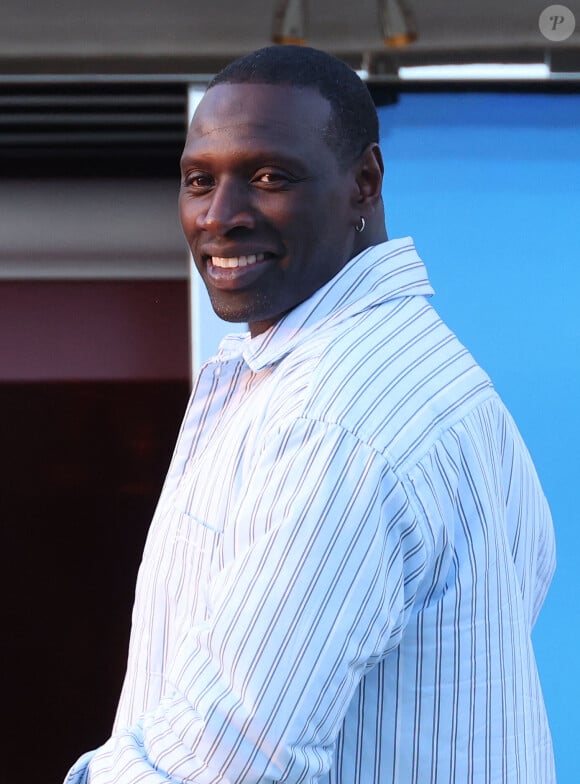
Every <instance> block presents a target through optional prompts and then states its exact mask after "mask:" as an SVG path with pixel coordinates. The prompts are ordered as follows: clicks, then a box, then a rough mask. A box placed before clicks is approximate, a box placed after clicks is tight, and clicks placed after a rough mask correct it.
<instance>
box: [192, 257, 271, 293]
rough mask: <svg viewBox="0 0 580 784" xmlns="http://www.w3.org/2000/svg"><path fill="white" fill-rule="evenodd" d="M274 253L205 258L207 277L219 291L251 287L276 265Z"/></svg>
mask: <svg viewBox="0 0 580 784" xmlns="http://www.w3.org/2000/svg"><path fill="white" fill-rule="evenodd" d="M275 259H276V257H275V256H274V254H272V253H248V254H244V255H240V256H211V255H205V256H204V266H205V275H206V277H207V280H208V282H209V283H211V285H212V286H214V287H215V288H217V289H222V290H230V291H235V290H237V289H244V288H247V287H249V286H251V285H252V284H253V283H254V282H255V281H256V280H257V279H258V278H259V277H260V276H261V275H263V274H264V272H266V271H267V270H268V269H269V268H271V267H272V265H273V264H274V263H275Z"/></svg>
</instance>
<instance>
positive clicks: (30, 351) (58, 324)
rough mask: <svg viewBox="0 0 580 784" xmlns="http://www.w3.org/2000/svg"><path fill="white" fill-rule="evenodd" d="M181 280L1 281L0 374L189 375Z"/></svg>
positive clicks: (65, 377) (9, 377) (79, 377)
mask: <svg viewBox="0 0 580 784" xmlns="http://www.w3.org/2000/svg"><path fill="white" fill-rule="evenodd" d="M189 366H190V361H189V322H188V287H187V281H185V280H170V281H167V280H161V281H158V280H146V281H141V280H136V281H46V282H43V281H0V382H2V381H86V380H118V381H122V380H131V381H144V380H171V379H186V378H188V376H189Z"/></svg>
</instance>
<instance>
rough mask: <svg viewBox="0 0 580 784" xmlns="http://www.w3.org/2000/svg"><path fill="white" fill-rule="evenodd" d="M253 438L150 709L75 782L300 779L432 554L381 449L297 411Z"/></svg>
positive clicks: (392, 630) (333, 732) (378, 655)
mask: <svg viewBox="0 0 580 784" xmlns="http://www.w3.org/2000/svg"><path fill="white" fill-rule="evenodd" d="M254 452H255V453H257V457H256V458H255V459H253V460H252V463H251V465H249V466H247V468H246V469H245V471H244V481H243V486H241V487H240V488H239V492H238V494H237V498H236V501H235V503H231V504H228V510H229V511H228V513H229V516H230V519H228V521H227V525H226V528H225V530H224V534H223V535H224V536H225V537H226V540H224V547H223V551H224V554H225V555H224V557H223V558H224V560H223V564H221V566H220V568H219V569H217V570H216V571H215V573H214V576H213V577H212V579H211V581H210V583H209V586H208V608H209V611H208V617H207V620H206V621H205V622H204V623H203V624H199V625H196V626H194V627H192V628H189V629H187V630H186V631H185V633H184V635H183V638H182V641H181V644H180V646H179V648H178V651H177V654H176V656H175V657H174V659H173V661H172V662H170V666H169V669H168V673H167V676H168V677H167V686H166V688H165V692H164V697H163V698H162V700H161V702H160V703H159V705H158V706H157V708H156V710H155V711H154V712H152V713H150V714H147V715H145V716H144V717H142V719H141V720H139V721H138V722H136V723H135V724H134V726H130V727H126V728H124V729H122V730H120V731H118V732H117V733H116V734H115V735H114V736H113V737H112V738H111V739H110V740H109V741H108V742H107V743H106V744H105V745H104V746H103V747H102V748H101V749H100V750H98V751H97V753H96V754H95V756H94V757H93V758H92V760H91V762H90V765H89V771H90V772H89V774H88V778H87V779H86V780H87V782H90V784H137V782H139V784H161V782H172V783H173V784H181V783H183V782H197V783H198V784H209V783H210V782H212V783H215V782H236V783H237V784H240V783H241V782H244V783H245V784H251V782H262V783H265V782H275V781H284V782H298V781H300V782H315V781H317V780H318V779H319V777H320V776H321V775H323V774H324V773H325V772H326V771H327V770H328V769H329V767H330V765H331V761H332V755H333V749H334V744H335V741H336V738H337V735H338V733H339V730H340V727H341V724H342V720H343V718H344V714H345V712H346V709H347V707H348V704H349V702H350V701H351V698H352V697H353V694H354V692H355V690H356V688H357V685H358V683H359V681H360V679H361V678H362V677H363V675H364V674H365V672H366V671H367V670H368V669H369V668H371V667H372V666H373V665H374V664H376V663H377V662H378V661H380V660H381V659H382V658H383V657H384V656H385V654H386V653H388V651H389V650H391V649H392V648H393V647H394V646H396V645H397V643H398V642H399V640H400V637H401V634H402V630H403V628H404V626H405V623H406V620H407V618H408V615H409V613H410V612H411V610H412V607H413V602H414V599H415V595H416V593H417V590H418V588H419V585H420V584H421V581H422V579H423V577H424V574H425V571H426V569H427V567H428V563H429V561H430V559H431V557H432V555H431V554H430V553H429V546H428V537H427V536H425V535H424V532H423V530H422V523H421V520H420V518H419V517H418V516H417V514H416V513H415V511H414V508H413V506H412V504H411V503H410V501H409V499H408V497H407V494H406V493H405V491H404V489H403V487H402V485H401V483H400V482H399V481H398V480H397V478H396V476H395V475H394V473H393V471H392V470H391V468H390V467H389V464H388V461H387V460H385V458H384V457H383V456H382V455H381V454H378V453H377V452H376V451H374V450H373V449H372V448H371V447H369V446H368V445H366V444H365V443H363V442H361V441H359V440H358V439H357V438H356V437H355V436H353V435H352V434H351V433H349V432H347V431H345V430H343V429H341V428H340V427H339V426H338V425H332V424H331V425H329V424H325V423H322V422H318V421H314V422H313V421H309V420H306V419H304V420H302V419H301V420H298V421H296V422H293V423H292V424H291V425H289V426H288V427H287V428H285V429H284V430H283V431H282V432H279V433H277V434H276V435H275V437H270V438H269V439H268V440H267V442H265V443H263V444H262V447H261V448H260V449H258V450H254ZM228 532H231V533H228ZM68 781H69V782H70V784H73V782H74V784H83V783H84V782H85V779H84V778H82V777H77V778H71V779H69V780H68Z"/></svg>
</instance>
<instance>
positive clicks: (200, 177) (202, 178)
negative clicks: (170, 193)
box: [183, 171, 214, 191]
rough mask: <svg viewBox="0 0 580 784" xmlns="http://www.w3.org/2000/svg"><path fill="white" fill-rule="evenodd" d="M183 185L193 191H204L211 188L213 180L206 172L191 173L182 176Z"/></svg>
mask: <svg viewBox="0 0 580 784" xmlns="http://www.w3.org/2000/svg"><path fill="white" fill-rule="evenodd" d="M183 185H184V186H185V187H186V188H190V189H192V190H195V191H206V190H208V189H209V188H211V187H213V185H214V179H213V177H212V176H211V174H208V173H207V172H202V171H192V172H188V173H187V174H186V175H185V176H184V178H183Z"/></svg>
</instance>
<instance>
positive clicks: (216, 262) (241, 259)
mask: <svg viewBox="0 0 580 784" xmlns="http://www.w3.org/2000/svg"><path fill="white" fill-rule="evenodd" d="M265 259H266V254H265V253H250V254H249V255H248V256H210V261H211V263H212V264H213V266H214V267H219V268H220V269H236V268H237V267H251V266H252V265H253V264H257V263H258V262H260V261H264V260H265Z"/></svg>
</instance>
